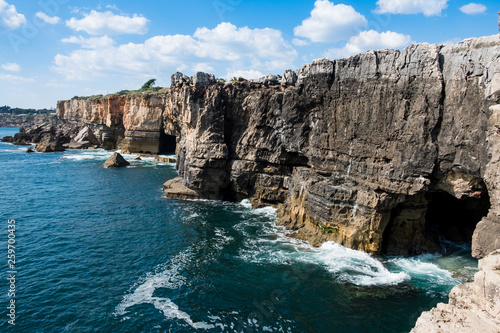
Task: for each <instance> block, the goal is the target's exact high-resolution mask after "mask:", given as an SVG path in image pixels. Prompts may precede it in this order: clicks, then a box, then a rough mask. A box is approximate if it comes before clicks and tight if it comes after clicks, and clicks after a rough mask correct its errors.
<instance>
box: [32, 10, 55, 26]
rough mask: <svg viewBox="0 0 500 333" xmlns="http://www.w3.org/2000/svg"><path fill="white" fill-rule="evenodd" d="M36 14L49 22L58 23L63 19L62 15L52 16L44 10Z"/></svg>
mask: <svg viewBox="0 0 500 333" xmlns="http://www.w3.org/2000/svg"><path fill="white" fill-rule="evenodd" d="M35 15H36V17H38V18H39V19H40V20H42V21H44V22H45V23H48V24H57V23H59V21H60V20H61V18H60V17H57V16H54V17H50V16H49V15H47V14H45V13H44V12H37V13H36V14H35Z"/></svg>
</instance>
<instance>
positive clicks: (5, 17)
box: [0, 0, 26, 29]
mask: <svg viewBox="0 0 500 333" xmlns="http://www.w3.org/2000/svg"><path fill="white" fill-rule="evenodd" d="M0 22H1V23H2V25H4V26H6V27H7V28H9V29H17V28H19V27H20V26H21V25H23V24H26V17H24V15H23V14H19V13H18V12H17V10H16V7H15V6H14V5H9V4H8V3H7V2H6V1H5V0H0Z"/></svg>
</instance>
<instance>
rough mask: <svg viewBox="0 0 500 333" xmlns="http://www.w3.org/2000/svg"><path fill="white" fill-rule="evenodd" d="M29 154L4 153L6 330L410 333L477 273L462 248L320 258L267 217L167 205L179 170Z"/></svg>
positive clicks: (99, 157) (1, 244)
mask: <svg viewBox="0 0 500 333" xmlns="http://www.w3.org/2000/svg"><path fill="white" fill-rule="evenodd" d="M16 131H17V129H7V128H0V137H3V136H5V135H12V134H13V133H15V132H16ZM25 149H26V148H25V147H18V146H13V145H11V144H7V143H0V198H1V199H0V200H1V210H0V221H1V225H2V227H1V230H2V231H1V232H0V249H3V250H0V258H2V257H3V258H4V259H3V260H2V265H1V267H2V281H3V282H2V284H0V287H1V288H2V290H1V297H0V309H4V310H0V312H1V311H4V312H5V313H2V314H1V317H0V318H2V319H1V321H0V331H2V332H10V331H12V332H194V331H199V332H408V331H409V330H410V329H411V327H413V325H414V323H415V321H416V319H417V317H418V315H419V314H420V312H421V311H424V310H428V309H430V308H431V307H433V306H434V305H435V304H436V303H438V302H443V301H447V294H448V292H449V291H450V290H451V288H452V287H453V286H454V285H456V284H458V283H461V282H462V281H464V280H467V279H468V278H470V277H471V276H472V275H473V273H474V272H475V269H474V267H475V266H476V265H477V263H476V262H475V261H474V260H473V259H472V258H470V256H468V253H469V252H470V248H468V247H467V246H465V245H460V244H450V246H449V249H448V254H447V255H446V256H439V255H425V256H419V257H412V258H402V257H374V256H369V255H367V254H364V253H362V252H358V251H353V250H349V249H346V248H343V247H341V246H338V245H337V244H334V243H326V244H324V245H323V246H322V247H320V248H313V247H311V246H309V245H308V244H306V243H304V242H300V241H297V240H295V239H293V238H290V237H289V235H288V234H287V232H286V231H285V230H283V229H281V228H279V227H276V226H275V225H274V222H275V220H276V215H275V211H274V209H272V208H261V209H256V210H252V209H251V208H250V204H249V203H248V201H243V202H240V203H226V202H215V201H173V200H168V199H164V198H162V197H161V195H162V184H163V183H164V182H165V181H166V180H168V179H170V178H173V177H175V176H176V175H177V173H176V170H175V165H173V164H165V163H156V162H154V161H153V160H152V159H144V160H142V161H133V158H134V156H131V155H125V157H126V158H127V159H129V160H130V161H131V163H132V166H131V167H129V168H124V169H104V168H103V166H102V164H103V162H104V161H105V160H106V158H107V157H109V156H110V155H111V152H106V151H103V150H93V151H92V150H88V151H66V152H62V153H48V154H42V153H33V154H26V153H25V152H24V151H25ZM11 219H14V220H15V224H16V230H15V246H16V249H15V255H16V264H15V269H16V274H15V275H16V281H15V289H16V292H15V293H16V297H15V302H16V303H15V305H16V309H15V311H16V312H15V314H16V319H15V324H16V325H15V326H12V325H10V324H9V323H8V320H9V318H8V317H7V312H8V311H9V310H8V309H7V306H9V304H10V303H9V301H10V299H11V297H9V296H8V292H9V282H8V281H7V279H6V278H7V277H8V271H9V267H8V266H7V255H8V253H7V242H8V221H9V220H11Z"/></svg>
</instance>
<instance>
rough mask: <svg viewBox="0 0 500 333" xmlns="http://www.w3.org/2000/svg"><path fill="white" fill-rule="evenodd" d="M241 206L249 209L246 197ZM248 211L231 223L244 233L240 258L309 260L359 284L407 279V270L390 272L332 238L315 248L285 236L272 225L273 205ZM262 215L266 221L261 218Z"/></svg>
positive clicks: (288, 262) (280, 261) (285, 261)
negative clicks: (240, 220)
mask: <svg viewBox="0 0 500 333" xmlns="http://www.w3.org/2000/svg"><path fill="white" fill-rule="evenodd" d="M241 206H242V207H243V208H244V209H245V210H250V209H251V204H250V201H248V200H243V201H242V202H241ZM250 214H252V215H254V218H249V219H247V221H245V222H243V223H241V224H239V225H236V226H235V227H234V228H235V229H236V230H238V231H240V232H241V233H243V234H244V235H245V236H246V237H245V243H246V244H245V245H246V246H245V248H243V249H241V250H240V252H239V257H240V258H242V259H243V260H246V261H250V262H255V263H263V262H264V263H273V264H286V265H294V264H295V263H297V262H298V263H312V264H315V265H319V266H321V267H323V268H324V269H326V270H327V271H328V272H330V273H331V274H332V275H333V276H334V277H335V278H336V279H338V280H339V281H344V282H349V283H353V284H356V285H360V286H371V285H393V284H398V283H401V282H403V281H405V280H408V279H410V276H409V275H408V274H407V273H405V272H391V271H389V270H388V269H387V268H386V267H385V266H384V265H383V264H382V262H380V261H379V260H377V259H376V258H373V257H372V256H370V255H369V254H367V253H364V252H362V251H356V250H352V249H348V248H345V247H343V246H341V245H339V244H336V243H334V242H326V243H324V244H323V245H322V246H321V247H319V248H315V247H313V246H311V245H310V244H309V243H306V242H303V241H300V240H297V239H295V238H292V237H289V234H290V232H289V231H287V230H285V229H284V228H283V227H279V226H276V225H275V221H276V209H275V208H273V207H264V208H258V209H254V210H251V211H250V212H249V215H250ZM259 217H260V218H259ZM263 218H265V219H266V220H268V221H269V222H263V221H262V220H263ZM255 226H259V227H260V234H259V235H258V237H251V235H250V234H249V231H247V230H249V229H250V230H251V229H252V227H255Z"/></svg>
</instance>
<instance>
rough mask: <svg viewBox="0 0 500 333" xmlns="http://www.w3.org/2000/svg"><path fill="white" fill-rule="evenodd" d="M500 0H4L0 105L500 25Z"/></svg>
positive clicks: (344, 53) (262, 70) (259, 70)
mask: <svg viewBox="0 0 500 333" xmlns="http://www.w3.org/2000/svg"><path fill="white" fill-rule="evenodd" d="M499 10H500V3H499V2H498V0H484V1H483V0H479V2H470V1H461V0H366V1H328V0H301V1H295V0H286V1H284V0H272V1H261V0H182V1H180V0H162V1H144V0H143V1H131V0H124V1H113V0H109V1H97V0H85V1H77V0H35V1H32V0H0V105H9V106H11V107H21V108H54V107H55V106H56V103H57V100H62V99H70V98H72V97H73V96H89V95H97V94H104V95H105V94H108V93H113V92H117V91H120V90H124V89H127V90H132V89H139V88H140V87H141V86H142V84H143V83H145V82H146V81H148V80H149V79H152V78H155V79H156V80H157V84H158V85H159V86H169V85H170V76H171V75H172V74H173V73H175V72H177V71H180V72H182V73H184V74H186V75H193V74H194V73H195V72H197V71H203V72H208V73H212V74H214V75H215V76H216V77H217V78H224V79H226V80H227V79H230V78H232V77H240V76H241V77H244V78H247V79H254V78H259V77H261V76H263V75H266V74H282V73H283V72H284V70H285V69H297V68H300V67H301V66H302V65H303V64H307V63H311V62H312V60H314V59H318V58H325V57H327V58H330V59H339V58H345V57H349V56H351V55H354V54H357V53H362V52H366V51H368V50H378V49H387V48H391V49H400V50H401V49H403V48H404V47H406V46H408V45H410V44H412V43H422V42H427V43H431V44H432V43H440V44H447V43H456V42H458V41H460V40H463V39H465V38H469V37H479V36H489V35H494V34H497V33H498V11H499Z"/></svg>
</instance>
